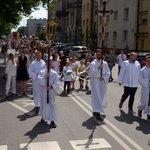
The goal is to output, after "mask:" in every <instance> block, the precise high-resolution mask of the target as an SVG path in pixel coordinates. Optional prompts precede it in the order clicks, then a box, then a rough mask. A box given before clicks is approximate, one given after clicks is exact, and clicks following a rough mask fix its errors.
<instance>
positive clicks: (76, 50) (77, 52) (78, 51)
mask: <svg viewBox="0 0 150 150" xmlns="http://www.w3.org/2000/svg"><path fill="white" fill-rule="evenodd" d="M85 48H86V49H87V47H86V46H73V47H72V48H71V49H70V53H69V56H70V57H72V56H75V57H76V58H78V59H81V58H82V51H83V50H84V49H85Z"/></svg>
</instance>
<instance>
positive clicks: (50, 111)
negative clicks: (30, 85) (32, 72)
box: [38, 69, 59, 121]
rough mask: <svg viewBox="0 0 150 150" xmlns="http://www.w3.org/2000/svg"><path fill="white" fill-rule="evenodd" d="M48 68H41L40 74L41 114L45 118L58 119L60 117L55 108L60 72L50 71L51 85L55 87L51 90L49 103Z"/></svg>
mask: <svg viewBox="0 0 150 150" xmlns="http://www.w3.org/2000/svg"><path fill="white" fill-rule="evenodd" d="M46 74H47V69H44V70H41V71H40V73H39V75H38V83H39V85H40V97H41V98H40V99H41V103H40V104H41V106H40V115H41V116H42V118H43V119H44V120H50V121H57V120H58V117H57V114H56V108H55V96H56V93H57V91H58V87H59V77H58V74H57V73H56V72H55V71H54V70H52V69H50V71H49V74H50V75H49V86H52V87H53V88H52V89H50V90H49V103H47V78H45V75H46Z"/></svg>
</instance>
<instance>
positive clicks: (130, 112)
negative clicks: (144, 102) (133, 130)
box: [128, 109, 136, 115]
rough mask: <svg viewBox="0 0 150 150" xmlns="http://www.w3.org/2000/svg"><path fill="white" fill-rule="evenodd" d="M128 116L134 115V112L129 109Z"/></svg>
mask: <svg viewBox="0 0 150 150" xmlns="http://www.w3.org/2000/svg"><path fill="white" fill-rule="evenodd" d="M128 114H131V115H134V114H136V112H134V111H133V109H129V111H128Z"/></svg>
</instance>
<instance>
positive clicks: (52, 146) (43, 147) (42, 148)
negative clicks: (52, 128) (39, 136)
mask: <svg viewBox="0 0 150 150" xmlns="http://www.w3.org/2000/svg"><path fill="white" fill-rule="evenodd" d="M20 150H61V149H60V147H59V145H58V143H57V142H55V141H54V142H36V143H29V144H28V143H23V144H20Z"/></svg>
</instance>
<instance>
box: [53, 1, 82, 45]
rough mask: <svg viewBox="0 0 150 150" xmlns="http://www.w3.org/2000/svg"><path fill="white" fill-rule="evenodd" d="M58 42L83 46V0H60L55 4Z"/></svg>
mask: <svg viewBox="0 0 150 150" xmlns="http://www.w3.org/2000/svg"><path fill="white" fill-rule="evenodd" d="M55 12H56V21H57V24H58V26H57V32H58V33H57V38H56V40H57V41H61V42H69V43H74V44H75V45H81V34H82V30H81V29H82V27H81V17H82V0H58V1H57V2H56V3H55Z"/></svg>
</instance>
